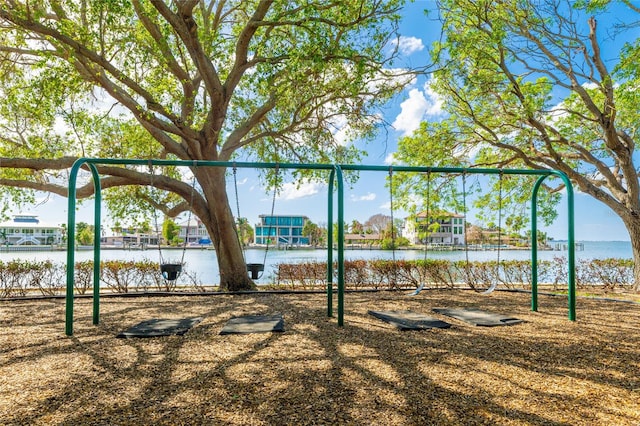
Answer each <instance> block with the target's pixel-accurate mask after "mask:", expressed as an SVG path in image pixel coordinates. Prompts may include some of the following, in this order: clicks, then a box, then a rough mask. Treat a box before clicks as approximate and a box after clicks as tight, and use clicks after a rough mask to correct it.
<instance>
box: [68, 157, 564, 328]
mask: <svg viewBox="0 0 640 426" xmlns="http://www.w3.org/2000/svg"><path fill="white" fill-rule="evenodd" d="M100 165H121V166H124V165H130V166H136V165H138V166H150V165H153V166H180V167H194V168H195V167H223V168H252V169H292V170H325V171H327V172H329V179H328V191H327V193H328V200H327V202H328V207H327V223H328V229H332V228H333V223H334V220H333V211H334V204H333V199H334V195H335V194H337V218H336V219H337V220H336V222H337V228H338V229H337V230H338V232H337V242H336V243H337V244H336V245H337V262H336V266H334V262H333V244H334V242H333V233H332V232H328V233H327V234H328V235H327V248H328V249H327V315H328V316H330V317H331V316H333V277H334V267H336V268H337V271H336V277H337V302H338V314H337V317H338V318H337V320H338V321H337V322H338V326H342V325H344V176H343V172H344V171H347V172H348V171H381V172H389V171H390V170H393V171H394V172H416V173H442V174H485V175H491V174H504V175H533V176H538V179H537V180H536V182H535V184H534V186H533V189H532V194H531V239H532V241H531V264H532V265H531V266H532V272H531V273H532V276H531V310H532V311H537V310H538V289H537V287H538V268H537V239H536V237H537V209H536V206H537V197H538V190H539V188H540V186H541V185H542V182H543V181H544V180H545V179H546V178H547V177H550V176H553V177H556V178H559V179H561V180H562V182H563V183H564V185H565V187H566V194H567V206H568V208H567V219H568V225H567V228H568V230H567V241H568V252H567V263H568V275H567V277H568V280H567V281H568V305H569V306H568V307H569V314H568V316H569V320H570V321H575V320H576V294H575V230H574V228H575V226H574V194H573V186H572V184H571V181H570V180H569V178H568V176H567V175H566V174H565V173H563V172H561V171H559V170H527V169H489V168H474V167H469V168H462V167H425V166H377V165H354V164H305V163H258V162H234V161H205V160H166V159H151V160H150V159H115V158H86V157H83V158H79V159H77V160H76V161H75V163H74V164H73V166H72V167H71V170H70V172H69V189H68V194H69V197H68V208H67V212H68V213H67V214H68V216H67V274H66V305H65V334H66V335H67V336H72V335H73V303H74V269H75V268H73V267H69V265H74V264H75V248H76V247H75V227H76V217H75V214H76V189H77V179H78V173H79V171H80V169H81V168H85V169H89V172H90V173H91V177H92V180H93V184H94V193H95V198H94V205H95V207H94V222H95V223H94V230H95V231H94V259H93V260H94V270H93V283H94V285H93V316H92V318H93V324H95V325H97V324H99V318H100V302H99V300H100V286H99V282H100V237H101V236H100V229H101V226H100V225H101V203H102V196H101V188H100V173H99V171H98V166H100ZM334 187H335V190H334Z"/></svg>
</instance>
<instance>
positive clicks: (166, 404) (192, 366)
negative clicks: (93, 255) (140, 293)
mask: <svg viewBox="0 0 640 426" xmlns="http://www.w3.org/2000/svg"><path fill="white" fill-rule="evenodd" d="M539 302H540V303H539V306H540V308H539V312H531V311H530V309H529V297H528V295H526V294H521V293H508V292H494V293H492V294H491V295H479V294H477V293H474V292H471V291H460V290H446V291H445V290H434V291H423V292H422V293H420V295H418V296H415V297H407V296H405V295H404V293H390V292H380V293H349V294H347V295H346V296H345V318H344V319H345V324H344V327H338V326H337V322H336V319H335V318H328V317H327V313H326V296H325V295H323V294H251V295H240V296H232V295H224V296H196V297H180V296H171V297H142V298H117V297H116V298H104V299H102V301H101V324H100V325H98V326H93V325H92V324H91V300H87V299H80V300H76V302H75V323H74V335H73V336H72V337H67V336H65V335H64V318H65V309H64V300H35V301H3V302H0V327H1V332H0V424H6V425H27V424H28V425H44V424H46V425H50V424H54V425H55V424H60V425H136V424H139V425H159V424H162V425H165V424H166V425H183V424H184V425H198V424H207V425H209V424H224V425H243V426H244V425H285V424H291V425H305V424H353V425H376V424H377V425H429V424H434V425H448V424H452V425H474V424H487V425H495V424H504V425H531V424H541V425H638V424H640V331H639V330H640V306H639V305H633V304H626V303H615V302H607V301H594V300H585V299H579V300H578V311H577V315H578V320H577V321H576V322H570V321H569V320H568V319H567V308H566V305H567V300H566V298H563V297H546V296H540V300H539ZM472 306H474V307H478V308H480V309H483V310H488V311H492V312H496V313H502V314H505V315H510V316H515V317H517V318H520V319H523V320H524V321H525V322H524V323H521V324H517V325H513V326H509V327H491V328H486V327H474V326H471V325H468V324H465V323H463V322H460V321H458V320H455V319H450V318H447V317H442V316H439V315H438V314H434V313H433V312H431V309H432V308H434V307H455V308H463V307H472ZM368 310H411V311H414V312H421V313H425V314H429V315H433V316H435V317H438V318H439V319H442V320H446V321H447V322H450V323H451V324H452V327H451V328H449V329H432V330H425V331H399V330H397V329H396V328H395V327H393V326H392V325H389V324H387V323H384V322H382V321H380V320H378V319H376V318H374V317H372V316H371V315H368V314H367V312H368ZM275 312H278V313H282V315H283V317H284V321H285V332H284V333H266V334H265V333H262V334H239V335H220V334H219V332H220V330H221V329H222V327H223V326H224V324H225V323H226V322H227V321H228V320H229V319H230V318H232V317H236V316H241V315H251V314H262V315H268V314H272V313H275ZM196 316H197V317H200V316H201V317H203V318H204V319H203V321H202V322H201V323H200V324H198V325H197V326H195V327H194V328H193V329H191V330H190V331H189V332H187V333H186V334H185V335H183V336H167V337H158V338H149V339H118V338H116V335H117V334H118V333H120V332H121V331H123V330H125V329H126V328H128V327H130V326H132V325H134V324H136V323H138V322H140V321H143V320H147V319H151V318H175V319H177V318H186V317H196Z"/></svg>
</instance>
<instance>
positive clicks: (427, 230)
mask: <svg viewBox="0 0 640 426" xmlns="http://www.w3.org/2000/svg"><path fill="white" fill-rule="evenodd" d="M426 222H427V227H426V229H425V238H424V260H427V252H428V250H429V248H428V247H429V234H430V232H429V229H430V228H431V168H429V170H428V171H427V217H426Z"/></svg>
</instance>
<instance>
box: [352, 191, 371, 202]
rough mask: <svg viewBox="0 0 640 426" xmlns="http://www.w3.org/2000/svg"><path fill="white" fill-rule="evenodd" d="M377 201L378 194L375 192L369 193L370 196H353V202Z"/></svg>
mask: <svg viewBox="0 0 640 426" xmlns="http://www.w3.org/2000/svg"><path fill="white" fill-rule="evenodd" d="M375 199H376V194H375V193H373V192H369V193H368V194H365V195H361V196H359V197H356V196H355V195H352V196H351V201H373V200H375Z"/></svg>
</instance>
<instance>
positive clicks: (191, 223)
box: [178, 217, 211, 245]
mask: <svg viewBox="0 0 640 426" xmlns="http://www.w3.org/2000/svg"><path fill="white" fill-rule="evenodd" d="M179 226H180V233H179V234H178V237H179V238H180V239H181V240H182V241H184V242H186V243H187V245H198V244H211V238H209V233H208V232H207V228H205V226H204V224H203V223H202V221H201V220H200V219H199V218H198V217H192V218H191V219H189V220H188V221H187V220H185V221H184V222H181V223H179Z"/></svg>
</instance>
